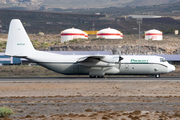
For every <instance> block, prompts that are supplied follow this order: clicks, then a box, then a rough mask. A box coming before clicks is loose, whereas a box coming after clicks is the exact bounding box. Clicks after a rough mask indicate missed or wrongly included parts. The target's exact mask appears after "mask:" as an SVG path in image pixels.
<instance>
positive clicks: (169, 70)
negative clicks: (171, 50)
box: [168, 65, 176, 72]
mask: <svg viewBox="0 0 180 120" xmlns="http://www.w3.org/2000/svg"><path fill="white" fill-rule="evenodd" d="M175 69H176V68H175V67H174V65H169V66H168V72H172V71H175Z"/></svg>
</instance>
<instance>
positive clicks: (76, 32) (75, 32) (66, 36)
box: [61, 28, 88, 43]
mask: <svg viewBox="0 0 180 120" xmlns="http://www.w3.org/2000/svg"><path fill="white" fill-rule="evenodd" d="M76 38H84V39H87V38H88V34H86V33H85V32H83V31H82V30H80V29H76V28H70V29H66V30H64V31H62V32H61V43H64V42H65V41H69V40H73V39H76Z"/></svg>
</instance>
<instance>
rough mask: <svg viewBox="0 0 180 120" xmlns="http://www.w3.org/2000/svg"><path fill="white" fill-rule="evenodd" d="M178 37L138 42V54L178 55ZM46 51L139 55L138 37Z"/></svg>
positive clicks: (67, 45)
mask: <svg viewBox="0 0 180 120" xmlns="http://www.w3.org/2000/svg"><path fill="white" fill-rule="evenodd" d="M179 41H180V36H174V35H165V36H164V38H163V40H162V41H152V40H148V41H147V40H144V39H143V38H141V41H140V54H180V42H179ZM41 50H48V51H112V53H113V54H139V53H138V51H139V40H138V35H125V36H124V39H122V40H105V39H95V38H94V39H93V38H91V39H90V40H84V41H83V40H79V41H78V40H73V41H72V42H67V43H65V44H60V45H54V46H50V47H49V48H46V49H41Z"/></svg>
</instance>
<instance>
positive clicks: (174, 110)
mask: <svg viewBox="0 0 180 120" xmlns="http://www.w3.org/2000/svg"><path fill="white" fill-rule="evenodd" d="M179 86H180V81H107V80H104V81H83V82H82V81H60V82H55V81H54V82H35V81H32V82H1V83H0V106H7V107H9V108H11V109H13V111H14V112H15V114H14V115H11V116H9V119H13V120H19V119H27V120H32V119H40V120H45V119H48V120H100V119H107V120H138V119H140V120H148V119H155V120H156V119H163V120H164V119H167V120H169V119H170V120H178V119H180V102H179V101H180V94H179V91H180V88H179ZM0 119H3V118H0Z"/></svg>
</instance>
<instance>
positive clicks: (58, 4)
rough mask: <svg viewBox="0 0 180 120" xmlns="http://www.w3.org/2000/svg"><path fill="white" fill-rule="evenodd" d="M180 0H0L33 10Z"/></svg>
mask: <svg viewBox="0 0 180 120" xmlns="http://www.w3.org/2000/svg"><path fill="white" fill-rule="evenodd" d="M178 1H180V0H173V1H171V0H158V1H157V0H103V1H101V0H98V1H97V0H89V1H88V0H0V4H1V5H0V6H1V8H12V7H13V8H16V9H18V8H19V7H23V8H24V9H31V10H39V9H40V10H44V9H48V8H61V9H68V8H73V9H76V8H104V7H126V6H144V5H145V6H150V5H160V4H173V3H175V2H178Z"/></svg>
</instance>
